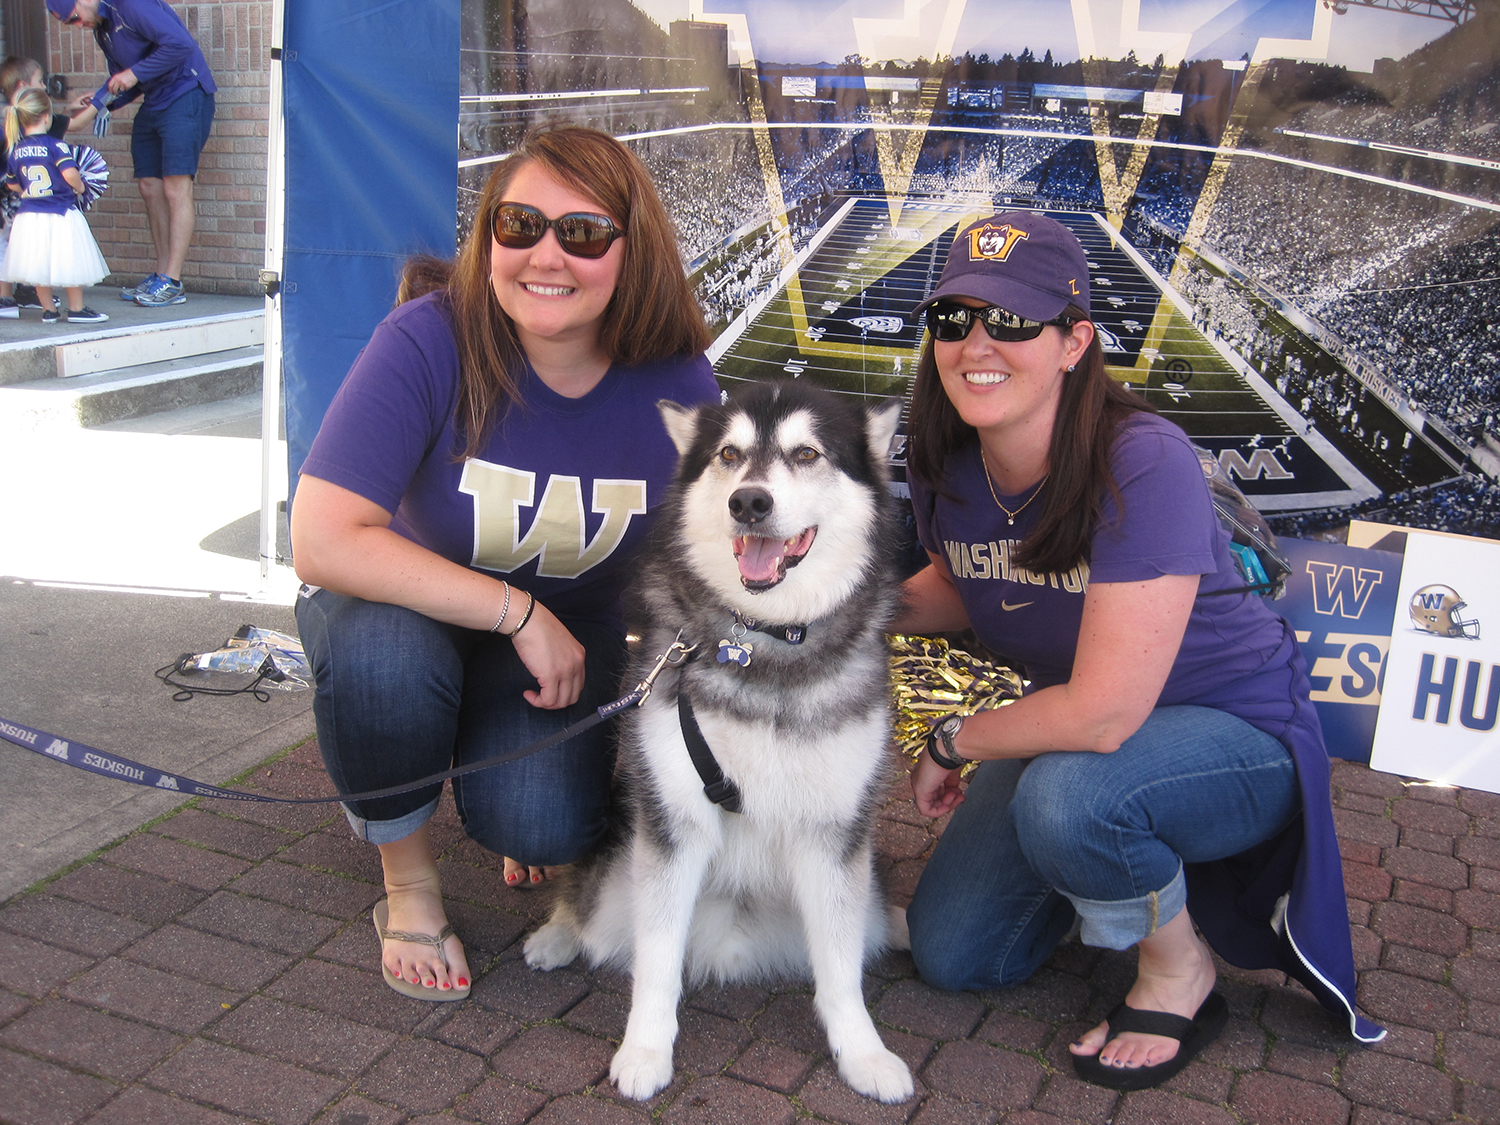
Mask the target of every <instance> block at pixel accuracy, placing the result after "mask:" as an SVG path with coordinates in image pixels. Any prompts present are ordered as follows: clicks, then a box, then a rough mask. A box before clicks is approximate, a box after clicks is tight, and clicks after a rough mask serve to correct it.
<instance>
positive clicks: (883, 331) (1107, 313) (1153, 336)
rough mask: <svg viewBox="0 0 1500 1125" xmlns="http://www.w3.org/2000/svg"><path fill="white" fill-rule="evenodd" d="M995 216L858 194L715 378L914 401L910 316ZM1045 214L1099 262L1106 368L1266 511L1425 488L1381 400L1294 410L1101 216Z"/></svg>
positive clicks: (740, 325)
mask: <svg viewBox="0 0 1500 1125" xmlns="http://www.w3.org/2000/svg"><path fill="white" fill-rule="evenodd" d="M984 213H988V208H986V210H985V211H979V210H973V209H965V208H964V207H963V206H961V205H956V204H950V203H938V202H929V201H920V200H908V201H905V202H904V203H902V204H900V205H899V207H898V208H897V209H896V210H895V213H894V214H893V208H892V206H891V204H890V203H889V202H888V201H887V200H884V199H851V200H848V201H847V202H845V203H844V204H843V205H842V206H841V207H840V208H839V209H838V211H837V212H836V213H835V214H834V215H833V217H832V218H831V219H829V221H828V222H826V223H825V224H824V225H823V227H822V228H821V229H820V230H819V231H818V233H817V235H816V236H815V237H814V238H813V240H812V241H811V242H810V243H809V245H808V246H807V247H806V248H805V249H804V250H802V251H801V252H800V253H799V254H798V255H797V258H796V259H795V260H794V261H793V262H791V263H790V264H789V265H788V266H787V267H786V268H785V269H783V270H782V273H781V275H780V277H779V278H778V281H777V284H776V285H775V286H774V287H773V288H772V290H771V291H770V293H769V295H768V296H767V297H764V298H762V300H761V302H759V303H758V304H757V305H753V306H752V307H751V309H750V310H748V312H747V313H746V314H745V315H744V316H742V317H741V318H740V319H739V320H738V321H736V322H735V323H734V324H731V325H730V327H729V328H728V329H727V330H726V331H725V332H724V333H723V334H722V335H721V336H720V338H719V339H718V340H717V341H716V342H715V344H714V347H713V348H712V349H711V351H710V355H711V357H712V358H713V359H714V370H715V371H716V372H717V374H718V377H719V381H720V383H721V384H723V385H724V386H725V387H726V388H729V389H732V388H733V386H734V384H735V383H738V382H744V381H759V380H764V379H772V378H806V379H812V380H813V381H815V382H817V383H818V384H820V385H822V386H825V387H829V388H831V389H833V390H835V391H838V392H840V393H845V394H853V395H860V396H864V397H872V398H886V397H893V396H898V397H905V396H906V394H907V393H908V391H909V389H910V381H911V378H912V377H913V375H914V374H915V371H916V363H917V359H918V356H919V354H920V350H921V345H922V326H921V324H920V322H919V321H918V320H915V319H914V318H913V317H912V315H911V310H912V309H913V308H914V307H915V306H916V305H917V304H918V303H919V302H920V301H921V300H922V299H923V297H925V296H926V294H927V293H929V292H931V290H932V288H933V286H934V285H935V284H936V282H937V278H938V276H939V275H940V274H941V272H942V268H943V263H944V262H945V261H946V255H947V249H948V246H949V244H950V243H951V241H952V239H953V237H954V235H955V234H956V233H957V230H958V229H959V227H960V226H962V225H963V224H965V223H966V222H968V221H969V220H970V219H973V218H976V217H979V216H980V215H982V214H984ZM1047 213H1048V214H1050V215H1051V216H1052V217H1053V218H1055V219H1057V220H1059V221H1060V222H1062V223H1064V224H1065V225H1066V226H1068V227H1069V228H1070V229H1071V230H1072V231H1073V232H1074V233H1075V234H1076V235H1077V236H1078V238H1079V241H1080V242H1081V243H1082V244H1083V247H1084V250H1085V253H1086V254H1087V256H1088V259H1089V277H1090V287H1091V290H1092V297H1093V301H1092V303H1093V313H1094V320H1095V324H1096V327H1097V328H1098V329H1099V331H1100V335H1101V338H1102V340H1103V342H1104V348H1105V362H1106V364H1107V366H1108V369H1109V371H1110V373H1111V374H1112V375H1114V376H1115V378H1117V379H1119V380H1121V381H1122V382H1124V383H1126V384H1128V385H1129V386H1130V387H1131V388H1132V389H1134V390H1136V391H1139V392H1141V393H1142V394H1144V395H1145V397H1146V398H1147V400H1148V401H1149V402H1150V403H1151V404H1152V405H1153V406H1154V407H1155V408H1156V409H1157V410H1159V411H1161V413H1162V414H1164V415H1165V416H1166V417H1168V418H1170V419H1172V420H1173V421H1174V422H1176V423H1177V424H1178V425H1180V426H1182V427H1183V429H1184V430H1186V431H1187V433H1188V434H1189V435H1190V436H1191V437H1192V438H1193V440H1194V441H1195V442H1197V443H1198V444H1199V445H1201V446H1204V447H1205V448H1207V449H1209V450H1211V451H1212V452H1213V453H1214V454H1215V455H1216V456H1217V457H1218V460H1219V463H1220V464H1221V465H1222V466H1224V468H1225V469H1226V471H1228V472H1229V474H1230V476H1231V478H1232V479H1234V481H1235V483H1237V484H1238V485H1239V486H1240V487H1241V488H1242V489H1243V490H1244V491H1245V493H1246V494H1247V495H1248V496H1249V497H1250V498H1251V499H1252V500H1253V501H1254V502H1255V504H1256V505H1257V506H1258V507H1259V508H1261V509H1262V510H1263V511H1272V512H1274V511H1287V510H1296V509H1307V508H1322V507H1331V506H1337V505H1344V504H1350V503H1354V502H1356V501H1359V500H1364V499H1369V498H1372V497H1375V496H1378V495H1380V494H1381V492H1382V491H1386V490H1388V489H1390V488H1392V487H1404V486H1406V485H1408V484H1411V483H1428V482H1427V481H1423V480H1413V479H1411V477H1412V472H1411V470H1412V468H1413V466H1412V465H1411V463H1410V462H1411V453H1410V452H1409V449H1410V447H1411V445H1412V444H1413V443H1412V442H1411V439H1410V438H1409V437H1406V436H1405V424H1404V423H1403V422H1401V420H1400V419H1399V418H1398V417H1397V416H1396V415H1395V414H1394V413H1392V412H1391V411H1389V410H1386V409H1384V408H1383V404H1381V403H1380V402H1379V401H1378V400H1373V396H1368V397H1370V398H1371V399H1372V400H1373V401H1370V402H1368V403H1366V402H1363V401H1361V402H1360V403H1359V404H1358V405H1359V407H1360V409H1361V410H1362V411H1363V414H1364V417H1363V420H1362V421H1361V417H1360V413H1359V411H1354V412H1353V414H1354V419H1355V420H1354V422H1353V423H1352V424H1350V422H1349V415H1350V413H1351V411H1350V410H1349V408H1348V405H1347V403H1340V407H1341V409H1342V413H1335V412H1334V411H1332V410H1331V409H1329V408H1325V406H1324V404H1322V403H1321V402H1313V401H1306V402H1303V401H1299V402H1297V403H1293V402H1289V401H1287V400H1286V399H1284V398H1283V397H1282V395H1281V394H1279V393H1278V392H1277V390H1276V387H1275V386H1274V385H1273V384H1272V381H1271V380H1272V379H1273V378H1274V373H1270V372H1268V373H1267V374H1266V375H1264V376H1263V375H1262V373H1260V372H1258V371H1257V370H1256V369H1255V367H1253V366H1252V365H1251V362H1247V361H1246V360H1245V359H1243V358H1241V357H1240V356H1238V355H1237V354H1236V353H1235V352H1234V351H1233V350H1232V349H1230V348H1229V347H1227V346H1226V345H1225V344H1224V343H1223V342H1222V341H1219V340H1217V339H1211V338H1210V337H1209V336H1206V335H1205V334H1204V332H1203V331H1200V330H1199V328H1198V327H1197V326H1196V325H1195V324H1194V323H1193V321H1192V319H1191V315H1190V312H1189V311H1188V308H1187V306H1186V305H1185V304H1181V303H1180V302H1181V298H1179V297H1178V296H1177V295H1176V294H1175V293H1174V292H1173V291H1172V290H1171V288H1170V286H1168V285H1167V283H1166V281H1165V280H1164V279H1163V278H1162V277H1161V276H1160V275H1158V274H1157V273H1156V272H1155V271H1154V270H1153V269H1152V268H1151V267H1150V265H1149V264H1148V263H1147V262H1146V260H1145V259H1144V258H1142V257H1141V255H1140V254H1138V253H1137V252H1136V251H1135V249H1134V248H1133V247H1131V246H1129V245H1128V244H1127V243H1126V242H1125V241H1124V240H1123V239H1122V238H1121V236H1120V235H1119V234H1118V233H1117V232H1115V231H1113V230H1112V229H1111V228H1110V227H1108V225H1107V224H1105V223H1104V222H1103V221H1102V220H1101V219H1100V218H1099V217H1098V216H1096V215H1094V214H1091V213H1088V212H1082V211H1049V212H1047ZM1279 323H1280V324H1281V325H1282V327H1283V328H1284V331H1285V332H1286V333H1287V338H1286V339H1285V340H1279V341H1277V342H1276V347H1275V348H1274V349H1273V350H1274V351H1275V352H1276V353H1277V354H1296V353H1299V351H1300V352H1303V353H1305V352H1307V351H1308V349H1309V347H1310V345H1309V342H1308V341H1306V340H1304V339H1302V338H1301V336H1300V334H1299V333H1297V332H1296V330H1295V329H1293V328H1291V327H1290V326H1289V325H1285V322H1279ZM1262 362H1263V361H1262ZM1381 426H1384V427H1385V428H1384V429H1381V428H1380V427H1381ZM1403 440H1404V442H1405V446H1403V444H1402V443H1403ZM1418 444H1419V443H1418ZM1420 451H1421V452H1423V453H1425V452H1426V450H1425V447H1421V450H1420ZM1403 453H1405V454H1406V456H1405V460H1404V462H1403V460H1402V454H1403ZM897 459H898V462H899V460H900V457H899V452H898V458H897ZM1423 465H1424V466H1425V465H1426V462H1425V461H1424V462H1423ZM898 468H899V464H898ZM1403 469H1404V470H1405V471H1404V472H1403ZM1435 471H1436V470H1435V469H1434V470H1431V471H1429V472H1427V473H1426V475H1432V472H1435Z"/></svg>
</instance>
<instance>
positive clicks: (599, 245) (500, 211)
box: [490, 203, 625, 258]
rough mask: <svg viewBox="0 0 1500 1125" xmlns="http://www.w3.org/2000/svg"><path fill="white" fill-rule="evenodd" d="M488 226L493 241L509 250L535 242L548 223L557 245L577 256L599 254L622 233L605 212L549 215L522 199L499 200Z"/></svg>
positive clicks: (545, 231)
mask: <svg viewBox="0 0 1500 1125" xmlns="http://www.w3.org/2000/svg"><path fill="white" fill-rule="evenodd" d="M490 227H491V230H492V231H493V232H494V235H495V241H496V242H498V243H499V244H500V245H501V246H505V247H508V248H509V249H511V250H526V249H528V248H529V247H532V246H535V245H536V244H537V243H538V242H540V241H541V240H542V235H544V234H546V233H547V228H548V227H551V228H552V229H553V230H554V231H556V232H557V243H558V245H559V246H561V247H562V248H563V249H564V250H565V251H567V252H568V253H569V254H572V255H573V256H574V257H576V258H602V257H604V255H605V254H607V253H609V248H610V245H611V244H612V243H613V242H614V240H615V239H617V238H623V237H624V236H625V232H624V231H622V230H620V229H619V228H618V227H616V226H615V224H614V223H613V222H611V221H610V219H609V217H608V216H606V215H590V214H588V213H587V212H584V211H574V212H572V213H570V214H567V215H559V216H558V217H557V218H555V219H549V218H547V216H546V215H544V214H542V213H541V212H540V211H538V210H537V209H536V208H535V207H528V206H527V205H526V204H524V203H502V204H500V206H499V207H496V208H495V218H494V221H493V222H492V223H491V224H490Z"/></svg>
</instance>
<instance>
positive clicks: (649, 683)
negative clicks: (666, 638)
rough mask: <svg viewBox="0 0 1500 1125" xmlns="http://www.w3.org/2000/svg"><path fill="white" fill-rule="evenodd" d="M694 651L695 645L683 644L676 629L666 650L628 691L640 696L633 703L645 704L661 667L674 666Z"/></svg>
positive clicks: (696, 647)
mask: <svg viewBox="0 0 1500 1125" xmlns="http://www.w3.org/2000/svg"><path fill="white" fill-rule="evenodd" d="M696 651H698V646H697V645H695V644H694V645H685V644H683V643H682V630H681V629H678V630H677V636H676V637H674V638H673V639H672V643H671V644H670V645H668V646H667V651H666V652H664V653H662V654H661V655H660V656H658V657H657V658H656V663H655V664H653V665H652V666H651V671H649V672H647V673H646V678H645V679H644V680H642V681H641V682H640V683H638V684H636V685H635V691H633V692H631V693H630V694H631V695H639V696H640V698H639V699H638V700H636V703H635V705H636V706H637V707H644V706H645V704H646V700H648V699H650V698H651V690H652V688H654V687H655V686H656V677H657V676H659V675H661V671H662V669H663V668H665V667H666V666H667V665H668V664H670V665H672V666H673V667H674V668H675V667H676V666H677V665H679V664H681V663H682V662H683V661H684V660H686V659H687V658H688V656H689V655H690V654H692V653H694V652H696ZM674 656H675V657H676V659H675V660H674V659H673V657H674Z"/></svg>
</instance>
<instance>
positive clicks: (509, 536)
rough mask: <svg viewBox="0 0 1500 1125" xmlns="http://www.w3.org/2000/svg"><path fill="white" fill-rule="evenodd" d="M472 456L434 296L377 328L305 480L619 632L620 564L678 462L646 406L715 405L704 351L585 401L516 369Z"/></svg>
mask: <svg viewBox="0 0 1500 1125" xmlns="http://www.w3.org/2000/svg"><path fill="white" fill-rule="evenodd" d="M519 382H520V386H521V394H522V400H523V401H522V403H521V405H519V406H512V407H511V408H510V409H509V410H508V411H507V412H506V413H505V415H504V417H503V418H502V419H501V421H500V422H499V424H498V425H497V426H496V427H495V429H494V431H493V432H492V433H491V435H490V438H489V440H488V442H486V444H485V446H484V449H483V450H482V451H481V453H480V454H479V456H478V457H474V458H469V459H467V460H465V459H463V458H462V452H463V448H464V442H463V440H462V437H461V436H460V434H459V432H458V429H457V426H456V424H455V411H456V409H457V405H458V351H457V348H456V346H455V343H454V339H453V331H452V326H451V322H450V320H449V317H448V314H447V312H446V310H445V308H444V306H443V305H442V304H441V300H440V294H431V295H429V296H426V297H422V298H419V299H418V300H415V301H412V302H410V303H408V304H405V305H402V306H401V307H400V308H398V309H396V310H395V311H394V312H392V313H391V314H390V315H389V316H387V317H386V318H385V320H384V321H382V322H381V323H380V325H379V326H378V327H377V328H376V329H375V333H374V335H373V336H372V337H371V338H370V342H369V344H368V345H367V346H366V347H365V349H364V350H363V351H362V352H361V353H360V354H359V357H358V358H357V359H356V360H355V362H354V366H353V367H352V368H351V369H350V371H349V375H348V378H346V379H345V380H344V383H343V385H342V386H341V387H340V389H339V392H338V394H337V395H336V396H335V397H334V400H333V402H332V404H331V405H330V406H329V408H328V413H327V414H326V415H325V416H324V419H323V425H322V428H321V429H320V430H319V431H318V436H317V438H316V439H315V440H314V441H313V445H312V449H311V451H310V452H309V454H308V457H307V460H306V461H305V462H304V463H303V465H302V471H303V472H304V473H306V474H307V475H309V476H314V477H318V478H320V479H322V480H326V481H329V482H331V483H333V484H336V485H339V486H341V487H343V488H347V489H349V490H350V491H351V492H355V493H358V494H359V495H360V496H363V497H364V498H365V499H367V500H370V501H372V502H374V503H376V504H379V505H380V506H381V507H382V508H384V509H385V510H386V511H388V512H393V513H394V519H393V520H392V522H391V527H392V529H393V530H395V531H397V532H399V533H400V534H402V535H404V536H406V537H407V538H408V539H411V540H413V541H414V542H417V543H420V544H421V545H422V546H424V547H426V548H427V549H428V550H431V551H433V552H435V553H436V554H439V555H442V556H443V557H444V558H446V559H450V560H451V561H453V562H456V563H459V564H461V565H463V566H469V567H473V568H474V569H477V570H482V571H485V572H487V573H490V574H493V575H494V576H495V577H497V578H505V579H508V580H510V581H513V582H514V583H515V584H516V585H517V586H519V587H520V588H521V589H523V590H527V591H529V592H531V593H533V594H535V595H536V597H537V599H538V600H539V601H541V602H542V603H543V604H545V605H546V606H547V608H548V609H550V610H551V611H552V612H553V613H555V614H557V615H558V616H559V617H561V618H564V619H567V618H575V619H589V620H596V621H606V622H612V623H614V624H616V625H619V624H620V621H621V616H620V607H619V596H620V592H621V590H622V588H623V587H624V584H625V581H626V579H627V577H628V571H627V569H626V565H625V564H626V563H627V561H628V560H629V558H630V556H631V554H632V553H633V552H634V550H635V549H636V548H637V547H638V546H639V544H640V542H641V541H642V539H643V537H644V536H645V534H646V530H647V527H648V523H649V519H650V513H651V511H652V510H653V509H655V508H656V507H657V506H658V505H659V504H660V503H661V502H662V500H663V499H664V498H665V496H666V490H667V487H668V485H669V484H670V483H671V480H672V471H673V469H674V468H675V467H676V464H677V450H676V448H675V447H674V446H673V445H672V442H671V439H670V438H669V437H668V436H667V432H666V428H665V427H664V426H663V424H662V420H661V415H660V414H659V413H658V411H657V408H656V404H657V402H658V401H660V400H661V399H671V400H673V401H674V402H679V403H683V404H684V405H692V404H694V403H698V402H706V401H717V400H718V397H719V388H718V384H717V383H716V382H715V381H714V377H713V369H712V367H711V366H710V365H709V362H708V360H707V359H706V358H705V357H703V356H701V355H700V356H693V357H689V358H679V359H672V360H666V361H663V362H660V363H653V364H646V365H643V366H640V367H634V368H626V367H620V366H618V365H616V366H614V367H611V368H610V370H609V372H608V373H607V374H606V375H605V376H604V378H603V379H602V380H601V381H600V383H599V385H598V386H596V387H595V388H594V389H593V390H592V391H590V392H589V393H588V394H586V395H584V396H583V397H582V398H577V399H570V398H564V397H563V396H562V395H559V394H557V393H556V392H555V391H553V390H551V389H550V388H548V387H547V386H546V385H545V384H544V383H543V382H542V381H541V380H540V379H538V378H537V377H536V376H535V375H534V374H533V373H532V372H531V370H530V369H529V368H528V369H527V370H526V371H525V372H523V373H522V374H521V377H520V380H519Z"/></svg>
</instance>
